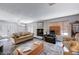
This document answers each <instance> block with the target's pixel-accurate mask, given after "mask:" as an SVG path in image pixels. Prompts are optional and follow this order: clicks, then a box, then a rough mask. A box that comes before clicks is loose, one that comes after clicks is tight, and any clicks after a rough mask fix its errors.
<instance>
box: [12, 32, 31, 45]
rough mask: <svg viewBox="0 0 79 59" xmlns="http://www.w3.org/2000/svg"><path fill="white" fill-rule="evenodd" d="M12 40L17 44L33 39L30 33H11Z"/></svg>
mask: <svg viewBox="0 0 79 59" xmlns="http://www.w3.org/2000/svg"><path fill="white" fill-rule="evenodd" d="M12 38H13V39H14V41H15V44H17V43H21V42H23V41H26V40H31V39H33V33H30V32H20V33H13V35H12Z"/></svg>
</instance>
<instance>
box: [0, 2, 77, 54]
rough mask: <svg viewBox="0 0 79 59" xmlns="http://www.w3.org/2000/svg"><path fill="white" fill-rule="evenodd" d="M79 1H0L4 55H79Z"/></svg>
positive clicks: (0, 51) (0, 45)
mask: <svg viewBox="0 0 79 59" xmlns="http://www.w3.org/2000/svg"><path fill="white" fill-rule="evenodd" d="M78 36H79V4H78V3H2V4H0V54H1V55H78V54H79V53H78V52H79V48H78V47H79V42H78V40H79V37H78Z"/></svg>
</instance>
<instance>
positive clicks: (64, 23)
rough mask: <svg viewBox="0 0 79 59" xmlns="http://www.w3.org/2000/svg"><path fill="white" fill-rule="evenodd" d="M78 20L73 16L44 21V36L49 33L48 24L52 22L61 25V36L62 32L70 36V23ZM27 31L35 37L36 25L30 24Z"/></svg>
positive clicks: (76, 16) (77, 17) (78, 17)
mask: <svg viewBox="0 0 79 59" xmlns="http://www.w3.org/2000/svg"><path fill="white" fill-rule="evenodd" d="M76 20H79V15H74V16H67V17H62V18H57V19H51V20H47V21H44V27H43V28H44V34H46V32H48V33H49V24H51V23H53V22H59V23H61V34H62V33H63V32H67V33H68V35H69V36H71V25H70V23H72V22H74V21H76ZM27 27H28V31H30V32H32V33H34V36H36V35H37V30H36V29H37V23H31V24H28V26H27Z"/></svg>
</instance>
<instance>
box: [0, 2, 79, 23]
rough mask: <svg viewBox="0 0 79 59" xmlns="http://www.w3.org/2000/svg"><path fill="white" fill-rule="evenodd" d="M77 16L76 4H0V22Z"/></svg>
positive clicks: (77, 5)
mask: <svg viewBox="0 0 79 59" xmlns="http://www.w3.org/2000/svg"><path fill="white" fill-rule="evenodd" d="M75 14H79V4H78V3H55V4H53V5H49V4H48V3H0V20H6V21H9V22H18V21H21V22H26V23H30V22H34V21H38V20H48V19H53V18H58V17H63V16H69V15H75Z"/></svg>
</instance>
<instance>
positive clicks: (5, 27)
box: [0, 21, 25, 35]
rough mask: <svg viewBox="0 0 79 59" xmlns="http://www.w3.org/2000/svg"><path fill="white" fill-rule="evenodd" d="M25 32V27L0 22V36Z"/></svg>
mask: <svg viewBox="0 0 79 59" xmlns="http://www.w3.org/2000/svg"><path fill="white" fill-rule="evenodd" d="M22 31H25V27H24V26H21V25H18V24H17V23H12V22H6V21H0V35H11V34H12V33H17V32H22Z"/></svg>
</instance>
